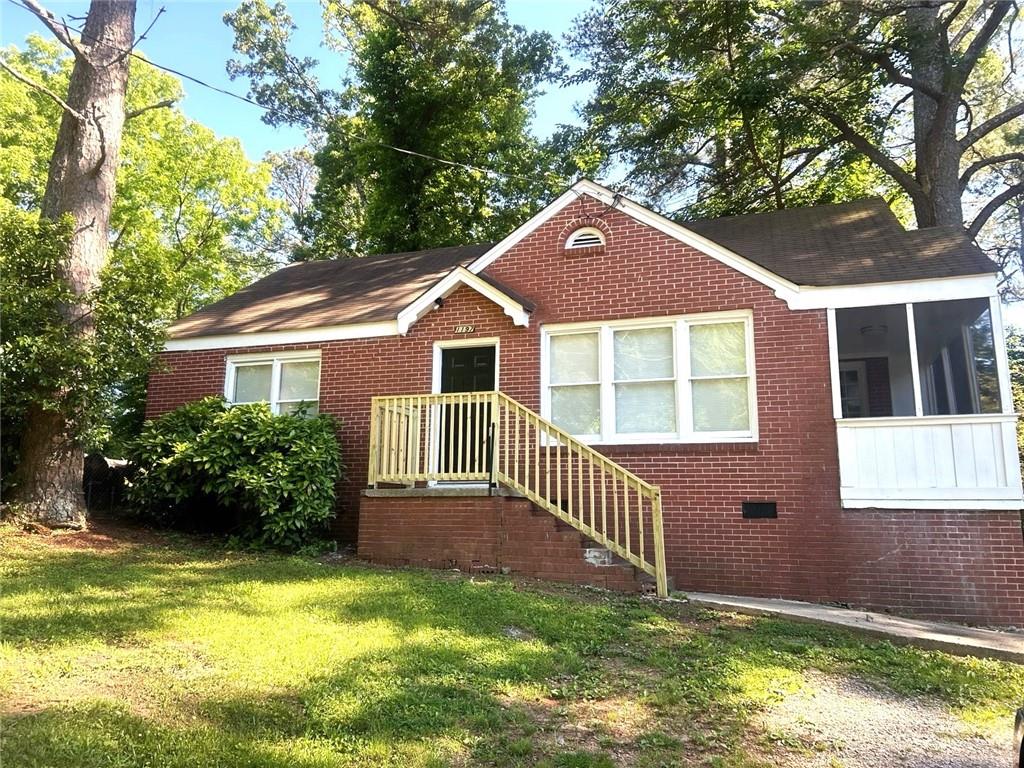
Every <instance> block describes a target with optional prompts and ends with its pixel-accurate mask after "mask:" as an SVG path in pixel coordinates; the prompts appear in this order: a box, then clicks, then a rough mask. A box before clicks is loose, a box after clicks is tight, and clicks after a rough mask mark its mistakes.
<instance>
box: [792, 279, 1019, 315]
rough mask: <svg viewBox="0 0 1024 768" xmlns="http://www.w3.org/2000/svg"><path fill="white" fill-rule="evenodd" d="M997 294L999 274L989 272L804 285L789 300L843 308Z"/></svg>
mask: <svg viewBox="0 0 1024 768" xmlns="http://www.w3.org/2000/svg"><path fill="white" fill-rule="evenodd" d="M998 295H999V280H998V277H997V275H994V274H991V273H989V274H983V275H964V276H962V277H940V278H933V279H931V280H900V281H893V282H889V283H866V284H862V285H830V286H821V287H818V286H806V285H805V286H802V287H801V288H800V291H799V293H798V294H797V295H796V296H794V297H792V298H790V299H789V300H788V304H789V308H790V309H826V308H827V309H843V308H846V307H876V306H882V305H885V304H913V303H914V302H918V301H946V300H948V299H974V298H978V297H982V296H998Z"/></svg>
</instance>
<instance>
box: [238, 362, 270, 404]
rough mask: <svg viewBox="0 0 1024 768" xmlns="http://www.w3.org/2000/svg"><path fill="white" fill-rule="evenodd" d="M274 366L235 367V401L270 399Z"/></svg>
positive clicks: (251, 401)
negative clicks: (271, 376)
mask: <svg viewBox="0 0 1024 768" xmlns="http://www.w3.org/2000/svg"><path fill="white" fill-rule="evenodd" d="M272 369H273V366H272V365H271V364H270V363H265V364H262V365H240V366H238V367H237V368H235V395H234V397H233V398H232V402H234V403H255V402H257V401H259V400H265V401H268V402H269V400H270V374H271V371H272Z"/></svg>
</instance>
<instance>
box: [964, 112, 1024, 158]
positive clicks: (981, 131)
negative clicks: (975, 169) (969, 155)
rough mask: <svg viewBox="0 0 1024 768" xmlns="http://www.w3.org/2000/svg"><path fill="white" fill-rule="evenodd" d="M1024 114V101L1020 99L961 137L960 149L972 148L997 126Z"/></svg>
mask: <svg viewBox="0 0 1024 768" xmlns="http://www.w3.org/2000/svg"><path fill="white" fill-rule="evenodd" d="M1021 115H1024V101H1020V102H1018V103H1016V104H1014V105H1013V106H1012V107H1007V108H1006V109H1004V110H1003V111H1002V112H1000V113H999V114H998V115H996V116H995V117H990V118H989V119H988V120H986V121H985V122H983V123H982V124H981V125H979V126H977V127H975V128H972V129H971V130H970V131H968V132H967V134H966V135H965V136H964V137H963V138H962V139H960V149H962V150H965V151H966V150H967V149H970V147H972V146H973V145H974V144H975V143H977V142H978V141H979V140H980V139H982V138H984V137H985V136H987V135H988V134H990V133H992V131H994V130H995V129H996V128H999V127H1000V126H1002V125H1005V124H1006V123H1008V122H1010V121H1011V120H1013V119H1014V118H1017V117H1020V116H1021Z"/></svg>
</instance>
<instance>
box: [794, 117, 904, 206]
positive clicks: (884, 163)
mask: <svg viewBox="0 0 1024 768" xmlns="http://www.w3.org/2000/svg"><path fill="white" fill-rule="evenodd" d="M811 108H812V109H815V107H814V106H812V107H811ZM815 111H816V112H817V113H818V114H819V115H821V116H822V117H823V118H825V119H826V120H828V121H829V122H830V123H832V125H833V126H834V127H835V128H836V129H837V130H838V131H839V135H840V136H842V138H843V139H844V140H845V141H847V142H849V143H850V144H852V145H853V146H854V148H856V149H858V150H860V151H861V152H862V153H863V154H864V155H866V156H867V158H868V159H869V160H871V162H873V163H874V164H875V165H877V166H878V167H879V168H881V169H882V170H883V171H885V172H886V173H887V174H889V176H890V177H891V178H892V179H893V180H894V181H895V182H896V183H897V184H899V185H900V186H901V187H903V190H904V191H905V192H906V193H907V194H908V195H910V197H911V198H913V199H915V200H919V199H921V198H922V197H923V196H924V190H923V189H922V188H921V185H920V184H919V183H918V181H917V179H915V178H914V177H913V176H912V175H911V174H910V173H908V172H907V171H905V170H904V169H903V168H902V167H900V165H899V163H897V162H896V161H895V160H893V159H892V158H891V157H889V155H887V154H886V153H885V152H883V151H882V150H881V149H880V148H879V147H876V146H875V145H874V144H872V143H871V141H870V140H869V139H868V138H867V137H865V136H862V135H861V134H860V133H858V132H857V131H856V129H854V127H853V126H852V125H850V124H849V123H848V122H846V120H844V119H843V117H842V116H841V115H839V114H837V113H835V112H832V111H830V110H827V109H821V108H817V109H815Z"/></svg>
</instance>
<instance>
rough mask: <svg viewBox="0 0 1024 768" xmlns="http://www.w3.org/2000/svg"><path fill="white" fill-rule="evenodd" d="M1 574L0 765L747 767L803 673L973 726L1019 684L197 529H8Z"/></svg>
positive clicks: (850, 645) (1004, 677)
mask: <svg viewBox="0 0 1024 768" xmlns="http://www.w3.org/2000/svg"><path fill="white" fill-rule="evenodd" d="M71 540H72V539H71V538H67V539H65V541H71ZM0 590H2V593H0V628H2V642H0V713H2V714H3V717H4V721H3V732H2V734H3V743H2V747H0V749H2V752H0V763H2V764H3V765H5V766H6V765H11V766H14V765H17V766H25V767H26V768H27V767H30V766H81V767H82V768H88V767H90V766H118V767H120V766H196V767H199V766H202V767H203V768H206V767H207V766H298V767H299V768H304V767H306V766H310V767H311V766H388V765H394V766H402V768H414V767H416V766H435V765H437V766H440V765H453V764H454V765H497V766H520V765H523V766H525V765H537V766H548V767H549V768H572V767H575V768H584V767H585V768H604V767H607V766H613V765H636V766H640V767H641V768H643V767H644V766H647V767H648V768H654V766H672V765H709V766H734V767H738V766H752V765H761V764H771V762H772V753H771V750H772V749H779V750H785V749H786V745H785V739H784V738H782V737H780V736H777V735H775V734H760V733H757V732H756V726H755V725H754V720H753V715H754V714H755V713H756V712H757V710H758V708H760V707H763V706H766V705H769V704H771V703H772V702H773V701H777V700H779V699H780V698H782V697H784V696H785V695H787V694H788V693H789V692H792V691H795V690H798V689H799V688H800V687H801V686H803V685H805V684H806V681H805V679H804V676H803V672H804V671H805V670H807V669H811V668H814V669H820V670H824V671H826V672H830V673H834V674H841V675H858V676H861V677H863V678H867V679H869V680H872V681H875V682H877V683H878V684H880V685H884V686H886V687H889V688H891V689H893V690H895V691H897V692H898V693H901V694H905V695H908V696H916V695H923V694H927V695H929V696H932V697H935V698H937V699H938V700H940V701H942V702H944V703H945V704H946V705H948V706H949V707H950V708H951V709H953V710H954V711H956V712H958V713H960V714H961V715H962V716H963V717H964V718H965V719H967V720H969V721H970V722H971V723H972V727H976V728H985V727H988V724H990V723H996V722H998V723H1005V720H1006V718H1009V717H1010V713H1011V712H1012V710H1013V708H1014V706H1017V705H1019V702H1015V697H1019V695H1020V692H1021V691H1024V668H1021V667H1018V666H1015V665H1012V664H1005V663H998V662H992V661H981V660H970V659H958V658H954V657H950V656H946V655H944V654H941V653H934V652H924V651H917V650H912V649H907V648H897V647H894V646H892V645H889V644H887V643H879V642H876V641H869V640H865V639H862V638H859V637H856V636H854V635H851V634H848V633H844V632H839V631H831V630H826V629H821V628H818V627H812V626H808V625H803V624H794V623H789V622H783V621H777V620H767V619H747V618H739V617H734V616H725V615H719V614H715V613H712V612H709V611H705V610H694V609H688V608H685V607H681V606H679V605H672V604H656V603H653V602H650V601H643V600H640V599H636V598H628V597H619V596H608V595H605V594H603V593H597V592H594V591H588V590H572V589H568V588H564V589H563V588H551V589H544V590H542V589H540V588H537V587H524V586H522V585H517V584H515V583H513V582H511V581H508V580H505V579H501V578H488V579H484V580H480V579H473V580H470V579H467V578H463V577H458V576H453V575H451V574H441V573H429V572H414V571H394V570H383V569H375V568H370V567H366V566H362V565H359V564H353V563H349V564H344V565H329V564H323V563H321V562H318V561H317V560H315V559H311V558H301V557H286V556H280V555H273V554H251V553H248V554H245V553H243V554H239V553H232V552H229V551H227V550H225V549H223V548H220V547H217V546H214V545H212V544H204V543H203V542H202V541H191V540H189V541H185V540H177V541H174V540H167V541H159V540H158V541H156V542H150V543H146V544H140V543H136V544H126V545H123V546H119V547H113V548H109V549H83V548H74V547H71V546H68V545H67V544H66V543H62V537H54V538H52V539H47V538H40V537H31V536H23V535H17V534H14V533H12V532H10V531H7V532H6V533H4V532H0ZM766 744H767V745H769V746H765V745H766ZM772 745H775V746H772Z"/></svg>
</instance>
